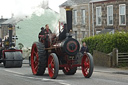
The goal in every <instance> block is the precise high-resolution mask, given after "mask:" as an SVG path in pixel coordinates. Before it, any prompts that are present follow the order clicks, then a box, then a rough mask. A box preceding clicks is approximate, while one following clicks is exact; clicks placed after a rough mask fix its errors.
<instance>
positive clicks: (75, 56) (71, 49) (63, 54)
mask: <svg viewBox="0 0 128 85" xmlns="http://www.w3.org/2000/svg"><path fill="white" fill-rule="evenodd" d="M66 15H67V25H65V26H64V29H63V31H62V32H61V33H60V34H59V36H55V35H54V34H49V35H45V38H44V37H41V40H40V42H35V43H33V45H32V50H31V68H32V72H33V74H34V75H43V74H44V73H45V69H46V67H47V68H48V72H49V76H50V78H52V79H55V78H56V77H57V75H58V71H59V70H63V72H64V74H65V75H74V74H75V73H76V70H77V67H80V66H81V67H82V72H83V75H84V77H85V78H89V77H91V75H92V73H93V57H92V56H91V54H90V53H85V54H84V55H82V56H80V55H79V54H80V52H79V49H80V45H79V42H78V41H77V40H76V39H74V38H72V35H71V33H70V30H71V29H70V28H72V17H71V16H72V10H70V9H67V11H66ZM46 45H47V46H46Z"/></svg>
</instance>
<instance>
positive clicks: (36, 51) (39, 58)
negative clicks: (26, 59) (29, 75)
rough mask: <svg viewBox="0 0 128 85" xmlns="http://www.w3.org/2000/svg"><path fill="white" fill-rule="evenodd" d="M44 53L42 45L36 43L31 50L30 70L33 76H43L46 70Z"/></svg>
mask: <svg viewBox="0 0 128 85" xmlns="http://www.w3.org/2000/svg"><path fill="white" fill-rule="evenodd" d="M46 61H47V59H46V51H45V47H44V44H43V43H41V42H36V43H34V44H33V45H32V50H31V69H32V72H33V74H34V75H43V74H44V72H45V69H46Z"/></svg>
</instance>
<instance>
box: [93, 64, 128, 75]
mask: <svg viewBox="0 0 128 85" xmlns="http://www.w3.org/2000/svg"><path fill="white" fill-rule="evenodd" d="M94 72H103V73H112V74H123V75H128V67H127V68H109V67H101V66H94Z"/></svg>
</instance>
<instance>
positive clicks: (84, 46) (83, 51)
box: [80, 42, 89, 54]
mask: <svg viewBox="0 0 128 85" xmlns="http://www.w3.org/2000/svg"><path fill="white" fill-rule="evenodd" d="M80 52H81V53H82V54H84V53H86V52H89V50H88V47H87V45H86V43H85V42H83V45H82V47H81V50H80Z"/></svg>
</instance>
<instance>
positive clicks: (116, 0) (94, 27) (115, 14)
mask: <svg viewBox="0 0 128 85" xmlns="http://www.w3.org/2000/svg"><path fill="white" fill-rule="evenodd" d="M65 6H70V7H71V8H73V10H72V21H73V22H72V25H73V28H72V29H73V32H74V34H75V38H76V39H77V40H79V41H81V39H83V38H84V37H89V36H93V35H95V34H98V33H106V32H111V33H114V32H115V31H122V30H124V31H128V0H67V1H66V2H65V3H63V4H61V5H60V10H61V11H60V13H61V12H63V11H64V7H65ZM62 9H63V10H62ZM64 13H65V12H63V13H62V14H63V16H64ZM63 16H62V17H63Z"/></svg>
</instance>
